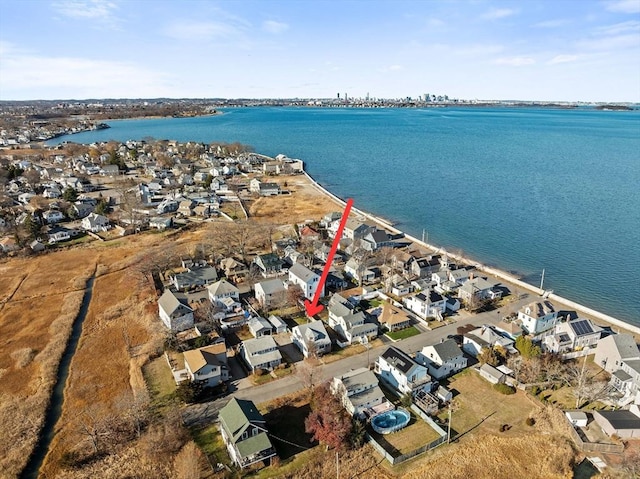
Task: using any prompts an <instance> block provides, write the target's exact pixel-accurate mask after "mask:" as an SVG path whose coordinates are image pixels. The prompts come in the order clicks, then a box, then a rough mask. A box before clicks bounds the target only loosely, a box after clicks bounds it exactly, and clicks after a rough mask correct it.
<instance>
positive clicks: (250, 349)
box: [240, 335, 282, 373]
mask: <svg viewBox="0 0 640 479" xmlns="http://www.w3.org/2000/svg"><path fill="white" fill-rule="evenodd" d="M240 356H241V357H242V359H244V361H245V363H246V364H247V365H248V366H249V368H250V369H251V372H254V373H255V372H256V371H257V370H258V369H262V370H265V371H271V370H272V369H274V368H276V367H278V366H279V365H280V363H281V362H282V355H281V354H280V351H279V350H278V345H277V344H276V342H275V340H274V339H273V336H269V335H267V336H262V337H259V338H255V339H248V340H246V341H243V342H242V344H241V345H240Z"/></svg>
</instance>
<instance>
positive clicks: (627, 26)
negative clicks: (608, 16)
mask: <svg viewBox="0 0 640 479" xmlns="http://www.w3.org/2000/svg"><path fill="white" fill-rule="evenodd" d="M638 3H640V0H638ZM595 32H596V34H598V35H622V34H626V33H640V22H639V21H636V20H629V21H628V22H621V23H615V24H613V25H604V26H601V27H598V28H596V29H595Z"/></svg>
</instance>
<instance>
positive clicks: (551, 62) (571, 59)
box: [548, 55, 578, 65]
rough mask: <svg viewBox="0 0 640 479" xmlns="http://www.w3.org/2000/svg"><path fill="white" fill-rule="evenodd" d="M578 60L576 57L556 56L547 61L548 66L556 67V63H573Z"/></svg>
mask: <svg viewBox="0 0 640 479" xmlns="http://www.w3.org/2000/svg"><path fill="white" fill-rule="evenodd" d="M577 59H578V55H556V56H555V57H553V58H552V59H551V60H549V61H548V64H549V65H557V64H558V63H570V62H575V61H576V60H577Z"/></svg>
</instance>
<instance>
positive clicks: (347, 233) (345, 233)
mask: <svg viewBox="0 0 640 479" xmlns="http://www.w3.org/2000/svg"><path fill="white" fill-rule="evenodd" d="M335 223H337V224H335ZM335 223H334V224H335V230H334V231H332V230H333V225H332V226H331V227H330V228H329V234H330V235H331V236H332V237H334V236H335V233H337V230H338V226H339V223H340V222H339V221H337V222H335ZM375 228H376V227H375V225H373V224H367V223H362V222H361V221H359V220H357V219H355V218H349V219H347V222H346V223H345V225H344V230H342V238H343V239H347V240H351V241H356V240H361V239H363V238H364V237H365V236H366V235H367V234H369V233H371V232H372V231H374V230H375ZM332 232H333V234H331V233H332Z"/></svg>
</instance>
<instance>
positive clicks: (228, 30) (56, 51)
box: [0, 0, 640, 102]
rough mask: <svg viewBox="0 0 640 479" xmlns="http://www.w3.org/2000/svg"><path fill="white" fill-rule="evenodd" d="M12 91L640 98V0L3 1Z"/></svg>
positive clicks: (1, 28) (7, 86)
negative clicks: (434, 0) (389, 0)
mask: <svg viewBox="0 0 640 479" xmlns="http://www.w3.org/2000/svg"><path fill="white" fill-rule="evenodd" d="M0 11H1V12H2V15H0V100H36V99H45V100H50V99H85V98H157V97H168V98H335V97H336V95H337V93H338V92H340V94H341V95H344V94H345V93H348V94H349V97H356V98H357V97H360V98H364V97H366V96H367V95H370V96H371V97H372V98H400V97H407V96H411V97H414V98H417V97H419V96H421V95H423V94H425V93H431V94H436V95H445V94H446V95H448V96H449V97H450V98H461V99H467V100H474V99H479V100H523V101H596V102H640V61H639V60H638V59H639V58H640V1H638V0H610V1H607V0H589V1H580V2H578V1H570V0H563V1H538V2H518V1H499V2H498V1H482V0H481V1H471V0H469V1H442V2H427V1H398V2H388V1H367V2H364V1H346V2H334V1H320V2H306V1H299V2H292V1H273V2H259V1H233V2H232V1H216V2H206V1H203V2H181V3H176V2H162V1H159V2H154V3H153V8H149V4H148V3H146V2H140V1H118V0H52V1H42V0H40V1H36V0H30V1H23V2H17V1H7V0H2V1H1V2H0Z"/></svg>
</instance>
